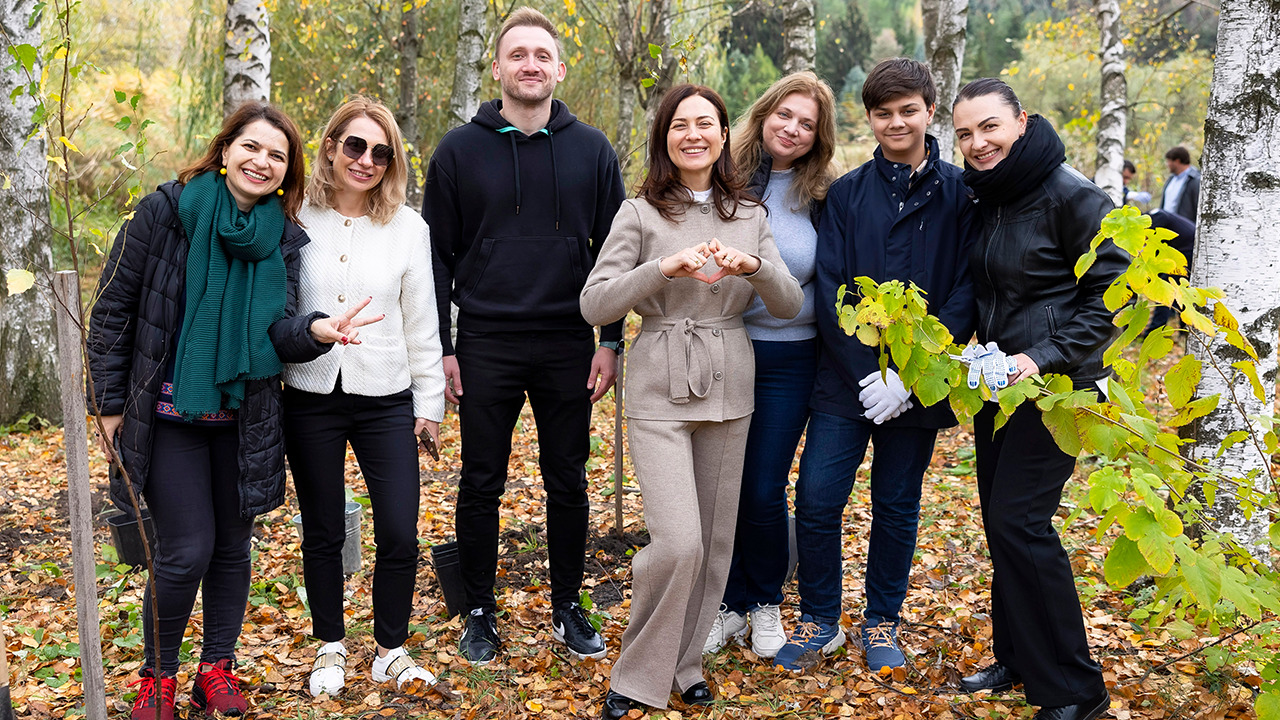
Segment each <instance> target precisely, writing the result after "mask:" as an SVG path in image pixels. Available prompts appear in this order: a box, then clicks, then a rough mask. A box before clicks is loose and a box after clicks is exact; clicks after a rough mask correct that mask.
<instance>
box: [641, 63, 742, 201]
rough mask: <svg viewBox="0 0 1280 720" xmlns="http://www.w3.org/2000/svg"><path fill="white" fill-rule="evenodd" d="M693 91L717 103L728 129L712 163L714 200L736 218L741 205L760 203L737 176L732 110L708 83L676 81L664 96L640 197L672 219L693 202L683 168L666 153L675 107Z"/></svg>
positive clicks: (722, 123) (655, 120) (651, 134)
mask: <svg viewBox="0 0 1280 720" xmlns="http://www.w3.org/2000/svg"><path fill="white" fill-rule="evenodd" d="M694 95H697V96H699V97H702V98H705V99H706V100H707V101H708V102H710V103H711V105H712V106H713V107H715V109H716V114H717V115H718V116H719V118H720V127H721V129H722V130H724V133H725V139H724V147H723V148H722V149H721V151H720V157H719V158H717V159H716V162H715V165H713V166H712V167H711V200H712V203H714V204H715V206H716V212H717V213H719V215H720V217H721V218H722V219H724V220H733V219H734V216H735V215H737V212H738V206H739V205H756V204H758V203H757V202H756V201H755V200H754V199H753V198H752V197H751V196H750V195H749V194H748V193H747V190H746V183H744V182H743V181H742V179H741V178H739V177H738V171H737V169H736V167H735V166H734V163H733V152H732V151H731V148H730V146H729V140H730V137H729V112H728V111H727V110H725V107H724V100H721V99H720V95H719V94H717V93H716V91H715V90H712V89H711V88H709V87H706V86H705V85H689V84H687V83H686V84H684V85H677V86H675V87H673V88H671V89H670V90H668V91H667V94H666V95H665V96H664V97H663V98H662V103H661V104H659V105H658V112H657V113H656V114H655V115H654V117H653V127H652V128H650V129H649V172H648V174H647V175H646V176H645V179H644V183H642V184H641V185H640V192H639V193H638V197H642V198H644V199H645V200H648V201H649V204H650V205H653V206H654V207H655V208H657V209H658V213H659V214H661V215H662V217H664V218H666V219H668V220H671V221H672V222H675V221H676V220H677V219H678V218H679V216H680V215H683V214H684V212H685V210H686V209H687V208H688V207H689V206H690V205H692V204H693V198H691V197H690V196H689V190H688V189H687V188H685V186H684V185H683V184H681V182H680V170H679V169H678V168H677V167H676V164H675V163H674V162H672V160H671V156H670V155H668V154H667V133H668V132H669V131H670V129H671V119H672V118H674V117H675V115H676V108H677V107H679V105H680V103H682V102H684V100H685V99H687V98H690V97H693V96H694Z"/></svg>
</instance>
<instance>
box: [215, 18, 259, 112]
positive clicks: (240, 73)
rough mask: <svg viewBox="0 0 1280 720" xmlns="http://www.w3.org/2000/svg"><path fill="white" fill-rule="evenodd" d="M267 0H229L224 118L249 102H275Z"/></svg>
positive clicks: (223, 95) (225, 52)
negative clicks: (272, 92)
mask: <svg viewBox="0 0 1280 720" xmlns="http://www.w3.org/2000/svg"><path fill="white" fill-rule="evenodd" d="M264 1H265V0H227V20H226V30H227V36H226V40H225V41H224V43H223V48H222V116H223V117H226V116H228V115H230V114H231V113H233V112H235V110H236V108H237V107H239V106H240V103H243V102H245V101H246V100H258V101H262V102H266V101H268V100H270V99H271V31H270V29H269V28H268V20H269V18H268V16H267V8H266V6H265V5H264V4H263V3H264Z"/></svg>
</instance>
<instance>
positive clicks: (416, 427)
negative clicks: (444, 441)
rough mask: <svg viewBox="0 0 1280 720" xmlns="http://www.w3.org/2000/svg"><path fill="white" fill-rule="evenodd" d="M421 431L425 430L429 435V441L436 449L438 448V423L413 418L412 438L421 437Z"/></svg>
mask: <svg viewBox="0 0 1280 720" xmlns="http://www.w3.org/2000/svg"><path fill="white" fill-rule="evenodd" d="M423 430H426V431H427V432H428V433H429V434H430V435H431V440H432V442H434V443H435V444H436V447H440V423H438V422H436V421H435V420H428V419H426V418H414V419H413V436H414V437H417V436H419V435H421V434H422V431H423Z"/></svg>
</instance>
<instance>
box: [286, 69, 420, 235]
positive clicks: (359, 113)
mask: <svg viewBox="0 0 1280 720" xmlns="http://www.w3.org/2000/svg"><path fill="white" fill-rule="evenodd" d="M358 117H366V118H369V119H370V120H372V121H373V122H375V123H377V124H378V127H380V128H382V132H383V133H384V134H385V135H386V136H387V144H388V145H390V146H391V149H392V151H394V153H395V154H394V155H392V157H391V164H389V165H388V166H387V170H386V172H385V173H383V175H382V180H381V181H380V182H379V183H378V184H377V186H376V187H374V188H373V189H371V190H369V193H368V195H367V196H366V197H365V212H367V213H369V218H370V219H372V220H373V221H374V222H376V223H378V224H379V225H385V224H387V223H388V222H391V218H393V217H395V215H396V213H397V212H400V207H401V206H403V205H404V200H405V187H406V185H407V184H408V180H409V168H408V166H409V156H408V155H407V154H406V153H405V151H404V140H403V139H402V138H401V137H400V126H399V125H397V124H396V119H395V116H393V115H392V114H391V111H390V110H388V109H387V106H386V105H383V104H382V103H380V102H378V101H377V100H375V99H373V98H370V97H365V96H363V95H353V96H352V97H351V98H349V99H348V100H347V101H346V102H344V103H343V104H342V105H341V106H340V107H339V108H338V109H337V110H334V111H333V115H332V116H331V117H330V118H329V122H328V124H326V125H325V128H324V134H323V135H322V136H321V137H320V148H319V149H318V150H317V151H316V162H315V165H314V166H312V168H311V182H309V183H308V184H307V199H309V200H310V201H311V204H312V205H316V206H318V207H323V208H331V207H333V196H334V189H333V161H332V160H330V159H329V153H330V152H334V153H340V152H342V148H341V147H338V141H339V140H341V139H342V135H343V133H345V132H346V131H347V126H348V125H350V124H351V121H352V120H355V119H356V118H358Z"/></svg>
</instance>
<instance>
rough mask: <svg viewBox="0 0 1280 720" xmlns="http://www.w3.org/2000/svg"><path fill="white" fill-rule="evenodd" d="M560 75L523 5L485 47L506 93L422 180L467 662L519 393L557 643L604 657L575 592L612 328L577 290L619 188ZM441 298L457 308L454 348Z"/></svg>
mask: <svg viewBox="0 0 1280 720" xmlns="http://www.w3.org/2000/svg"><path fill="white" fill-rule="evenodd" d="M564 77H565V65H564V63H563V62H561V61H560V45H559V38H558V36H557V33H556V29H555V25H553V24H552V23H551V21H550V20H548V19H547V18H546V16H544V15H543V14H542V13H540V12H538V11H536V10H533V9H532V8H527V7H522V8H518V9H517V10H515V11H514V12H512V13H511V15H510V16H508V18H507V20H506V22H505V23H503V25H502V29H501V30H500V31H499V32H498V38H497V42H496V44H495V48H494V61H493V79H494V80H497V81H498V82H499V83H500V84H501V86H502V99H501V100H493V101H491V102H488V103H485V104H484V105H482V106H481V107H480V110H479V111H478V112H477V113H476V115H475V117H474V118H472V119H471V122H470V123H467V124H466V125H463V126H461V127H459V128H455V129H454V130H452V131H450V132H449V133H448V134H447V135H445V136H444V138H443V139H442V140H441V141H440V145H439V147H437V148H436V151H435V154H434V155H433V156H432V158H431V164H430V167H429V168H428V171H427V183H426V189H425V192H424V201H423V205H422V215H423V217H424V218H426V220H427V223H428V224H429V225H430V226H431V247H432V251H433V263H432V264H433V266H434V269H435V281H436V294H437V302H438V303H439V308H440V340H441V343H442V344H443V346H444V371H445V378H446V380H447V387H446V390H445V396H446V397H447V398H448V399H449V401H450V402H453V403H457V404H458V417H459V424H460V428H461V431H462V477H461V480H460V481H459V483H458V505H457V510H456V514H455V517H454V528H455V532H456V534H457V538H458V556H459V561H460V563H459V564H460V565H461V566H462V574H463V579H464V584H465V587H466V595H467V613H466V617H465V627H464V629H463V632H462V637H461V640H460V642H459V646H460V650H461V654H462V656H463V657H464V658H466V659H467V660H468V661H470V662H472V663H476V664H483V663H487V662H489V661H490V660H492V659H493V658H494V657H496V655H497V652H498V649H499V647H500V645H501V643H500V641H499V639H498V630H497V618H496V611H497V601H496V599H495V597H494V579H495V577H496V574H497V566H498V506H499V503H500V501H501V498H502V494H503V491H504V488H505V485H506V480H507V465H508V463H509V461H510V458H511V433H512V430H513V429H514V428H515V424H516V420H517V419H518V418H519V415H520V410H521V408H522V407H523V406H524V403H525V398H526V397H528V400H529V404H530V406H532V408H533V416H534V419H535V421H536V422H537V428H538V447H539V456H538V461H539V466H540V468H541V470H542V482H543V487H544V488H545V489H546V493H547V521H546V522H547V551H548V554H549V556H550V557H549V560H550V573H549V574H550V580H551V582H550V584H551V602H552V616H551V618H552V634H553V637H554V638H555V639H556V640H557V641H559V642H563V643H565V644H566V645H567V646H568V648H569V650H570V651H571V652H572V653H573V654H574V655H577V656H579V657H593V658H602V657H604V655H605V652H606V649H605V644H604V639H603V638H601V636H600V634H599V633H598V632H596V630H595V629H594V628H593V627H592V626H591V622H590V621H589V620H588V619H587V616H586V614H585V613H584V612H583V610H582V608H581V607H579V604H578V596H579V591H580V588H581V584H582V574H583V564H584V562H585V557H586V539H587V519H588V513H589V510H590V505H589V503H588V499H587V480H586V470H585V466H586V461H587V457H588V455H589V452H590V439H589V438H590V422H591V404H592V403H594V402H595V401H596V400H599V399H600V398H601V397H602V396H603V395H604V394H605V392H606V391H607V390H608V389H609V388H610V387H611V386H612V385H613V381H614V377H615V374H616V373H615V364H616V362H617V353H618V352H620V351H621V347H622V343H621V339H622V324H621V323H615V324H613V325H610V326H608V327H605V328H602V329H601V331H600V340H601V342H600V348H599V349H596V347H595V339H594V333H593V331H592V328H591V326H590V325H588V324H587V323H586V321H585V320H583V319H582V313H581V311H580V309H579V307H578V294H579V293H580V292H581V291H582V286H583V284H584V283H585V281H586V278H587V273H589V272H590V271H591V268H592V266H593V265H594V263H595V259H596V257H597V256H598V255H599V252H600V246H601V244H603V243H604V239H605V237H606V236H607V235H608V234H609V226H610V224H611V223H612V222H613V216H614V215H615V214H616V213H617V211H618V207H619V206H620V205H621V204H622V200H623V198H624V195H625V191H624V189H623V184H622V174H621V171H620V170H619V168H618V156H617V154H616V153H614V151H613V148H612V147H611V146H610V145H609V142H608V140H607V139H606V138H605V136H604V134H603V133H601V132H600V131H599V130H597V129H595V128H593V127H590V126H589V125H586V124H584V123H581V122H579V121H578V119H577V118H576V117H574V116H573V114H572V113H570V112H569V109H568V108H567V107H565V104H564V103H562V102H560V101H559V100H554V99H552V93H553V92H554V90H555V87H556V83H558V82H560V81H562V80H564ZM450 302H453V303H455V304H457V306H458V309H459V311H458V338H457V341H456V346H455V343H454V342H451V340H450V337H449V328H450V317H449V315H450V313H449V304H450ZM464 383H465V387H466V388H468V390H466V392H465V394H464V392H463V387H464Z"/></svg>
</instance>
